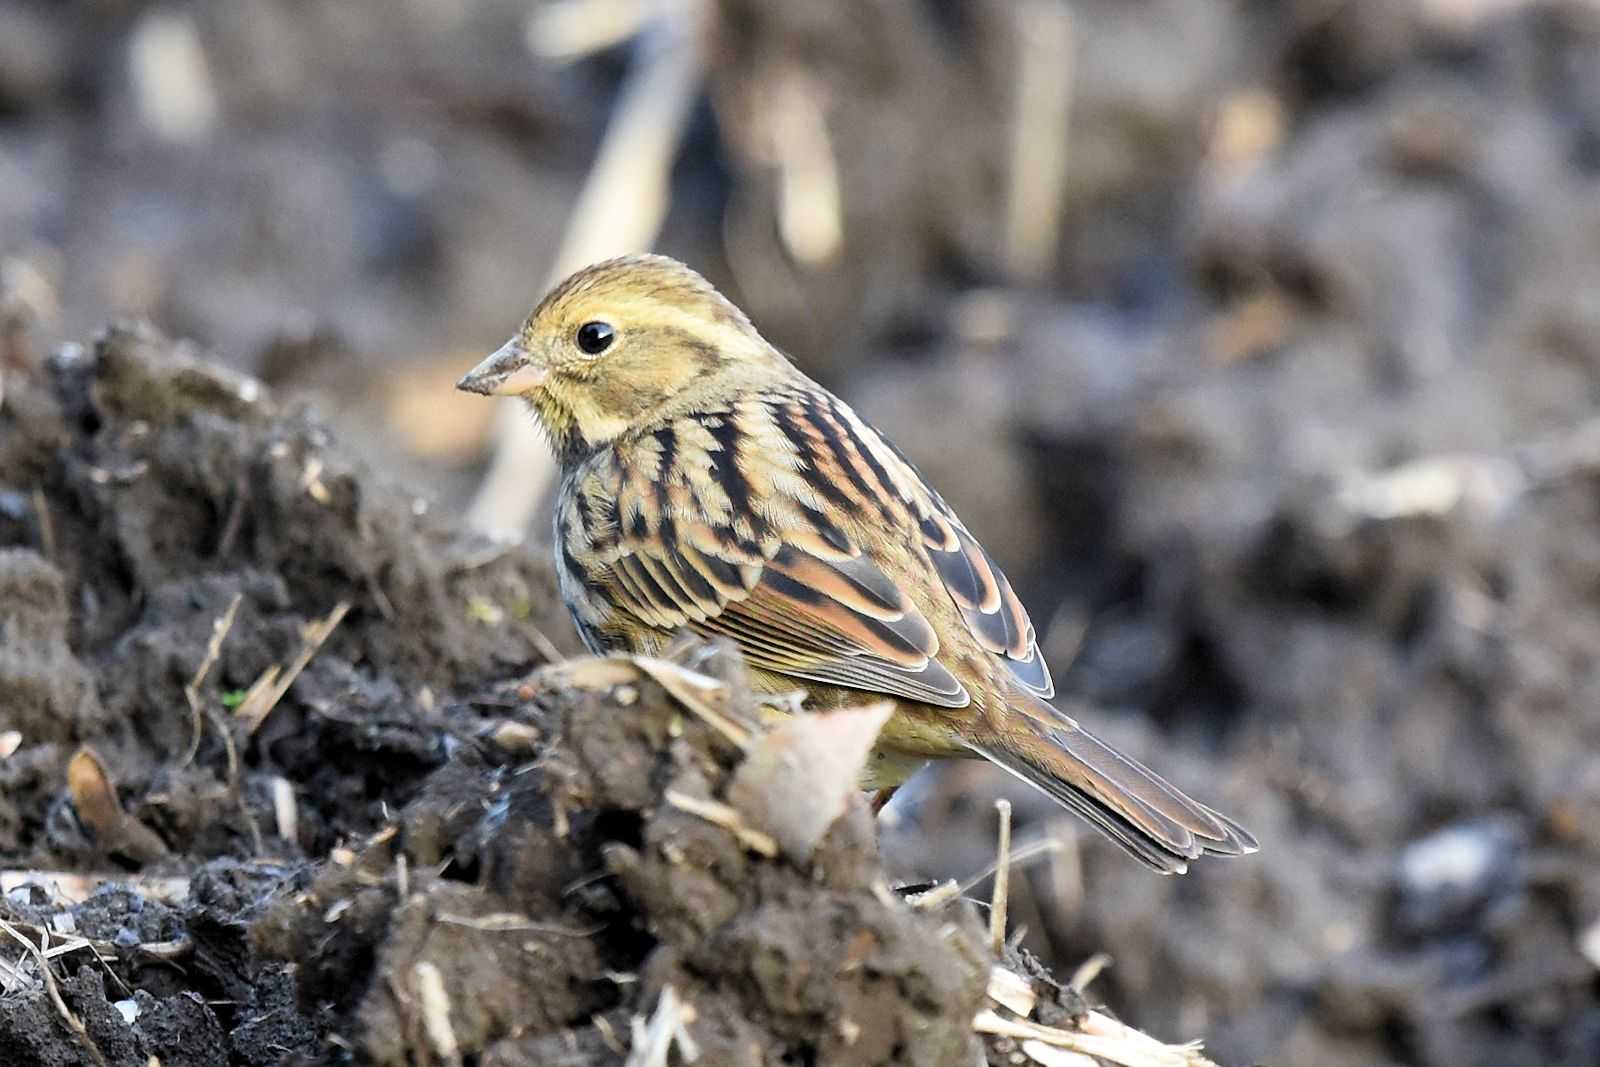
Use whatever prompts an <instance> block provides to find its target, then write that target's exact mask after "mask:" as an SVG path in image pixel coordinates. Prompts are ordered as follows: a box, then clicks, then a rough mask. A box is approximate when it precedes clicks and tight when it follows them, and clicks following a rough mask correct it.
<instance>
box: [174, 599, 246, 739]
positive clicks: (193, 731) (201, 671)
mask: <svg viewBox="0 0 1600 1067" xmlns="http://www.w3.org/2000/svg"><path fill="white" fill-rule="evenodd" d="M243 599H244V597H243V595H242V594H240V593H235V594H233V599H232V600H230V601H228V606H227V608H225V609H224V610H223V612H222V614H221V615H220V616H218V617H217V619H216V620H215V621H213V622H212V624H211V639H210V640H209V641H207V642H206V652H205V655H204V656H202V657H201V659H200V666H198V667H196V668H195V671H194V677H192V678H190V679H189V684H188V685H186V686H184V687H183V697H184V699H185V700H187V701H188V702H189V718H190V736H189V750H188V751H187V752H185V753H184V755H183V759H181V760H179V761H178V764H179V766H181V767H187V766H189V764H191V763H193V762H194V757H195V754H196V753H198V752H199V751H200V735H201V734H203V733H204V732H205V720H206V715H205V711H204V710H203V705H202V704H201V701H200V687H201V686H202V685H203V684H205V680H206V675H208V674H210V673H211V668H212V667H213V666H214V665H215V664H216V662H217V657H218V656H219V655H221V654H222V642H223V641H225V640H227V638H228V633H229V631H231V630H232V629H233V620H234V616H235V615H237V614H238V612H239V602H240V601H241V600H243ZM221 733H222V734H223V735H224V738H225V740H226V741H227V742H228V743H229V744H230V747H231V742H232V738H231V736H229V734H230V733H231V731H229V730H226V729H224V730H222V731H221ZM232 758H233V761H234V762H237V761H238V754H237V753H234V754H233V757H232Z"/></svg>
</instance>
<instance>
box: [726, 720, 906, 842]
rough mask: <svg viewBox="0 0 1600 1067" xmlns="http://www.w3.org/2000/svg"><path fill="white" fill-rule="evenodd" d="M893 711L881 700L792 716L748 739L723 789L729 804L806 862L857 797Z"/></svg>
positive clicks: (754, 825)
mask: <svg viewBox="0 0 1600 1067" xmlns="http://www.w3.org/2000/svg"><path fill="white" fill-rule="evenodd" d="M893 712H894V704H893V703H892V702H890V701H887V700H886V701H881V702H879V703H877V704H869V705H867V706H866V707H862V708H849V709H845V710H842V711H832V712H826V713H820V714H815V715H796V716H795V717H794V718H792V719H790V720H788V721H787V722H785V723H783V724H782V725H780V726H778V727H777V728H776V729H773V730H771V731H769V732H768V733H765V734H762V735H760V736H758V737H756V738H755V739H754V740H752V741H751V743H750V747H749V750H748V751H749V754H748V755H747V756H746V757H745V761H744V762H743V763H742V764H740V765H739V769H738V770H737V771H736V772H735V773H734V776H733V781H732V783H730V784H729V786H728V801H729V803H731V804H732V805H733V806H734V807H736V808H738V809H739V810H740V811H741V812H743V813H744V816H745V820H746V821H747V822H748V823H749V824H750V825H751V826H752V827H754V828H756V829H759V830H764V831H766V832H767V833H769V834H771V835H772V836H773V837H774V838H776V839H777V841H778V844H779V846H780V847H782V849H783V851H784V852H785V853H786V854H787V855H789V856H790V857H791V858H792V859H794V860H797V861H799V862H802V863H803V862H805V861H806V860H809V859H810V858H811V853H812V852H813V851H814V850H815V849H816V847H817V842H819V841H821V840H822V835H823V834H825V833H827V831H828V827H830V826H832V825H833V823H834V821H835V820H836V819H838V818H839V816H840V815H843V814H844V811H845V807H846V806H847V805H848V804H849V802H850V798H851V797H852V796H855V795H857V794H858V793H859V792H860V789H861V787H860V785H859V784H858V783H859V780H860V777H861V768H862V767H863V766H865V765H866V762H867V756H868V754H869V753H871V751H872V746H873V745H874V744H875V743H876V742H877V740H878V731H879V730H881V729H883V724H884V723H885V722H887V721H888V719H889V716H890V715H891V714H893Z"/></svg>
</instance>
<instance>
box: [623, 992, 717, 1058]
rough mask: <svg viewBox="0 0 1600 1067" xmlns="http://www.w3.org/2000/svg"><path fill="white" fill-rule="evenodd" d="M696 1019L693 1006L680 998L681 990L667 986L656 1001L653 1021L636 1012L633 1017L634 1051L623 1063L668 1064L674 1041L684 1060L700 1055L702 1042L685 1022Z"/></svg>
mask: <svg viewBox="0 0 1600 1067" xmlns="http://www.w3.org/2000/svg"><path fill="white" fill-rule="evenodd" d="M693 1019H694V1009H693V1008H692V1007H691V1006H690V1005H688V1004H685V1003H684V1002H683V1001H682V1000H680V999H678V991H677V990H676V989H673V988H672V987H671V986H667V987H666V988H665V989H663V990H662V991H661V997H660V999H658V1000H657V1001H656V1010H655V1014H653V1015H651V1016H650V1022H649V1023H648V1024H646V1023H645V1021H644V1019H642V1018H639V1017H637V1016H635V1017H634V1020H633V1051H632V1052H630V1053H629V1054H628V1059H627V1062H626V1063H625V1064H624V1065H623V1067H667V1056H668V1055H669V1054H670V1053H671V1051H672V1048H673V1046H674V1045H676V1046H677V1049H678V1053H679V1055H681V1056H682V1057H683V1059H684V1061H685V1062H687V1063H693V1062H694V1061H695V1060H697V1059H699V1058H700V1049H699V1046H698V1045H696V1044H695V1042H694V1040H693V1039H692V1038H691V1037H690V1036H689V1031H688V1029H687V1028H686V1026H685V1024H687V1023H689V1022H692V1021H693Z"/></svg>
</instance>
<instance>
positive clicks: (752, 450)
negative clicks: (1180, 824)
mask: <svg viewBox="0 0 1600 1067" xmlns="http://www.w3.org/2000/svg"><path fill="white" fill-rule="evenodd" d="M649 440H650V442H651V444H650V445H648V446H644V447H648V449H649V450H650V451H651V453H652V455H651V456H650V457H648V458H649V459H650V460H651V461H650V462H645V461H643V460H640V461H638V462H633V463H630V462H627V458H626V457H625V456H623V457H621V458H619V459H617V460H614V461H612V462H607V463H601V464H596V465H595V467H594V469H593V471H592V472H591V476H590V477H589V478H588V479H587V480H586V481H584V482H583V483H582V484H576V485H574V486H573V488H572V492H573V493H575V494H576V499H574V501H573V506H571V507H569V508H565V509H564V510H563V514H564V515H565V516H566V518H567V520H568V521H567V522H566V523H565V524H564V525H563V526H561V527H560V536H562V537H563V546H564V549H565V550H566V552H567V553H568V554H569V555H571V556H572V557H574V558H576V559H578V560H580V561H582V562H583V563H584V566H585V572H586V575H587V579H588V584H590V585H598V586H600V587H601V588H600V591H601V593H602V595H603V599H605V600H607V601H609V603H610V604H611V606H612V607H613V608H614V609H615V610H617V611H620V612H622V613H623V614H624V615H627V616H631V617H633V618H634V619H636V620H637V621H638V623H641V624H643V625H645V626H647V627H650V628H652V629H656V630H661V631H668V632H670V631H673V630H677V629H679V628H682V627H688V628H690V629H693V630H697V631H699V632H701V633H704V634H707V635H712V634H716V635H722V636H726V637H729V638H732V639H733V640H734V641H735V642H736V643H737V644H738V645H739V646H740V647H741V649H742V650H743V652H744V654H745V657H746V659H747V660H748V661H749V662H750V663H751V665H752V666H754V667H757V668H760V669H764V670H768V671H772V672H775V673H780V674H785V675H790V676H792V677H795V678H798V679H805V680H808V681H815V682H822V683H826V684H832V685H840V686H846V687H851V688H857V689H862V690H867V691H870V692H878V693H883V694H886V695H889V696H897V697H901V698H904V699H908V700H915V701H920V702H922V703H927V704H932V705H936V706H942V707H952V708H954V707H964V706H966V705H967V704H969V703H970V702H971V695H970V694H969V692H968V691H967V689H966V687H965V686H963V685H962V683H961V682H960V681H959V680H958V679H957V678H956V676H955V675H954V674H953V673H952V672H951V670H950V668H949V667H948V666H946V664H944V663H942V662H941V661H940V660H941V656H940V653H941V651H942V649H941V643H940V640H939V637H938V635H937V633H936V632H935V630H934V627H933V625H932V624H931V623H930V622H929V620H928V618H927V616H925V615H924V613H923V611H922V609H920V608H919V607H918V605H917V602H916V601H914V600H913V597H912V594H913V593H915V592H917V591H918V590H923V591H924V592H923V595H926V591H927V590H938V589H943V590H944V591H945V593H946V594H947V595H948V596H949V597H950V598H951V600H952V601H953V602H954V604H955V606H956V608H957V609H959V612H960V618H962V619H964V620H965V622H966V625H967V627H968V629H969V630H970V631H971V633H972V635H973V637H974V638H975V639H976V641H977V644H978V645H979V646H981V647H982V648H983V649H986V650H988V651H989V652H990V653H992V654H994V655H995V656H996V657H998V658H1000V659H1001V660H1002V661H1003V662H1005V663H1006V664H1007V666H1009V667H1010V669H1011V671H1012V673H1013V675H1014V676H1015V678H1016V680H1017V682H1018V684H1020V685H1021V686H1022V687H1024V688H1025V689H1028V690H1030V691H1032V692H1035V693H1038V694H1040V695H1043V696H1048V695H1049V694H1050V693H1051V692H1052V691H1053V686H1052V684H1051V682H1050V675H1049V671H1048V670H1047V669H1046V668H1045V665H1044V660H1043V658H1042V657H1041V656H1040V655H1039V649H1038V645H1037V643H1036V642H1035V640H1034V631H1033V626H1032V624H1031V623H1030V622H1029V621H1028V616H1027V613H1026V612H1025V611H1024V610H1023V608H1022V604H1021V602H1020V601H1019V600H1018V599H1017V597H1016V594H1015V593H1014V592H1012V589H1011V584H1010V583H1009V582H1008V581H1006V578H1005V575H1003V574H1002V573H1001V572H1000V569H999V568H998V567H996V566H995V565H994V562H993V560H991V559H990V558H989V556H988V555H987V553H985V552H984V550H983V548H982V547H981V546H979V545H978V543H977V541H976V540H974V539H973V537H972V535H971V534H969V533H968V532H967V531H966V528H965V527H963V526H962V525H961V522H960V520H959V519H957V518H956V516H955V514H954V513H953V512H951V511H950V509H949V508H948V507H947V506H946V505H945V503H944V501H943V500H941V499H940V498H939V496H938V494H936V493H934V492H933V491H932V490H931V489H929V488H928V487H927V485H926V484H924V482H923V481H922V478H921V476H920V475H919V474H918V473H917V472H916V470H915V468H913V467H912V466H911V465H910V463H908V462H907V461H906V460H905V458H904V457H903V456H901V455H900V454H899V453H898V452H897V451H895V450H894V449H893V448H892V446H890V445H888V444H887V443H886V442H884V441H883V439H882V438H881V437H879V436H878V434H877V433H876V432H875V431H873V430H872V429H871V428H870V427H868V426H866V424H865V423H863V422H861V420H860V419H859V418H857V417H856V415H855V414H854V412H851V411H850V410H849V408H847V407H845V406H844V405H843V404H841V403H839V402H838V401H836V400H834V399H833V398H832V397H830V396H828V395H827V394H825V393H822V392H821V391H820V390H818V391H815V392H809V393H806V394H804V395H797V396H791V397H789V398H787V399H781V398H780V399H779V400H777V401H772V400H768V401H761V402H756V403H754V404H752V405H746V406H736V407H735V408H734V409H732V410H725V411H718V412H710V413H706V414H701V415H692V416H687V417H685V418H684V419H682V420H679V422H677V423H675V424H674V425H673V426H672V427H671V429H670V431H667V430H657V431H656V432H655V433H654V434H653V435H650V437H649ZM662 441H668V442H670V443H671V444H672V448H671V449H670V451H669V450H666V449H665V448H664V446H662V444H661V442H662ZM663 456H670V458H671V462H670V463H668V462H665V461H664V460H663V459H661V458H660V457H663ZM735 505H737V506H735ZM615 515H621V516H622V521H620V522H615V521H613V522H611V523H604V522H601V521H599V520H601V519H604V518H605V517H606V516H615ZM591 518H592V521H591ZM881 523H890V524H892V525H894V524H898V525H902V526H903V528H904V530H905V531H907V532H908V533H909V537H910V542H909V543H910V545H911V546H912V547H913V548H914V549H915V551H913V552H912V553H910V555H909V558H910V560H911V561H912V564H913V566H915V565H917V563H918V561H920V565H921V566H923V567H926V568H927V571H926V580H925V581H921V582H918V581H916V576H915V575H906V574H900V573H898V572H899V570H900V569H901V566H902V564H901V563H897V564H896V567H895V569H896V574H894V575H893V576H891V575H890V574H889V573H886V571H885V569H884V567H883V566H882V565H880V562H879V561H878V560H877V559H875V558H874V557H873V555H872V554H870V553H869V552H868V551H866V547H867V546H866V544H865V543H863V541H862V539H861V538H860V536H858V535H857V534H856V533H853V532H852V531H859V530H861V529H862V526H863V524H867V525H872V524H881ZM919 531H920V537H919ZM885 536H886V537H888V538H889V539H890V540H891V541H893V540H894V538H895V531H893V530H888V531H885ZM899 536H900V537H901V538H904V537H905V534H901V535H899ZM902 543H903V542H902ZM904 558H906V557H901V559H902V560H903V559H904ZM896 579H899V580H898V581H897V580H896ZM907 583H910V587H909V588H908V584H907ZM923 603H926V601H924V602H923Z"/></svg>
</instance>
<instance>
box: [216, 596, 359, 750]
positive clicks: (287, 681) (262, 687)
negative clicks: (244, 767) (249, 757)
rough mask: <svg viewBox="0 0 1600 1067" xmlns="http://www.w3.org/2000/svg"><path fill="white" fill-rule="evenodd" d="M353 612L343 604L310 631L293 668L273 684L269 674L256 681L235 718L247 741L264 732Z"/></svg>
mask: <svg viewBox="0 0 1600 1067" xmlns="http://www.w3.org/2000/svg"><path fill="white" fill-rule="evenodd" d="M349 610H350V602H349V601H348V600H341V601H339V602H338V603H337V604H335V605H334V606H333V610H332V611H330V612H328V615H327V617H326V618H323V619H319V620H317V621H316V622H314V623H311V624H310V625H309V626H307V627H306V632H305V639H304V640H303V641H302V642H301V645H300V651H299V652H298V653H296V654H295V657H294V659H293V660H292V661H291V662H290V664H289V666H288V667H287V668H286V669H284V670H282V671H280V672H276V673H274V674H273V676H272V678H271V680H270V681H269V680H265V679H266V678H267V675H266V674H263V675H262V677H261V678H258V679H256V683H255V685H252V686H251V687H250V692H249V693H247V694H245V698H244V702H243V703H241V704H240V705H239V706H238V707H237V708H235V709H234V712H233V716H234V719H235V721H237V722H238V723H239V724H240V725H241V726H243V728H244V732H245V736H246V737H253V736H255V733H256V731H258V730H260V729H261V724H262V723H264V722H266V721H267V716H268V715H271V714H272V709H273V708H275V707H277V706H278V702H279V701H280V700H282V699H283V695H284V694H285V693H287V692H288V691H289V687H290V686H291V685H293V684H294V682H295V679H296V678H299V677H300V672H301V671H303V670H305V669H306V667H307V665H309V664H310V663H311V661H312V659H313V658H315V656H316V654H317V652H318V651H319V650H320V649H321V648H322V646H323V643H324V642H326V641H327V640H328V638H329V636H331V635H332V634H333V631H334V630H336V629H338V628H339V623H340V622H341V621H343V619H344V617H345V614H346V613H347V612H349Z"/></svg>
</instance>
